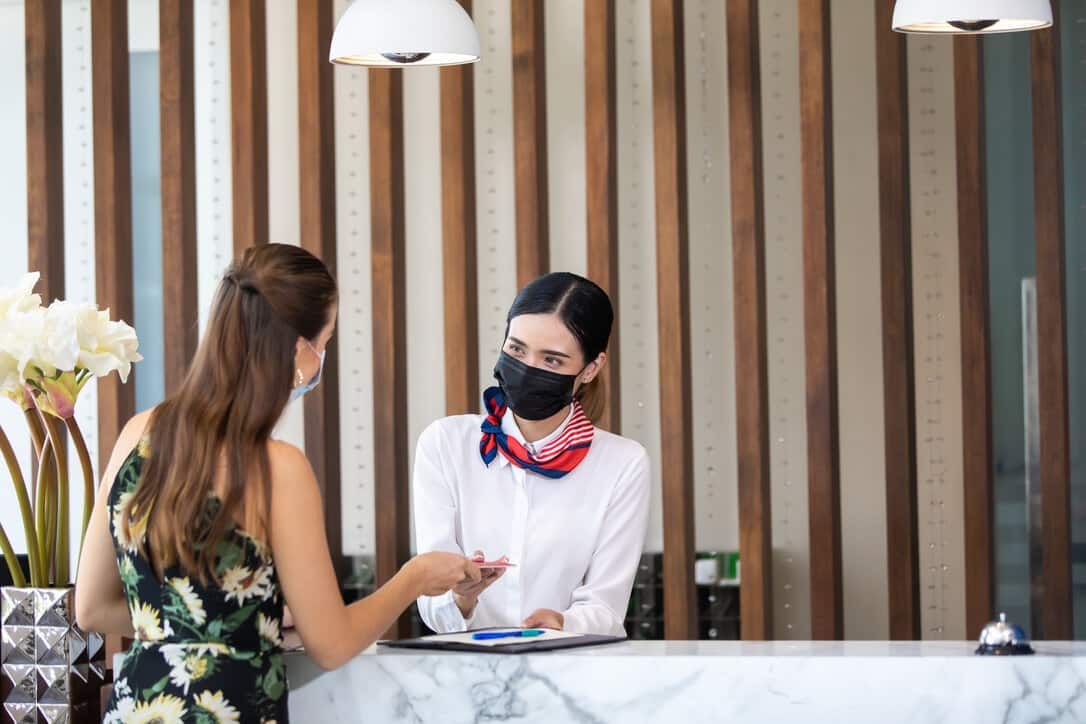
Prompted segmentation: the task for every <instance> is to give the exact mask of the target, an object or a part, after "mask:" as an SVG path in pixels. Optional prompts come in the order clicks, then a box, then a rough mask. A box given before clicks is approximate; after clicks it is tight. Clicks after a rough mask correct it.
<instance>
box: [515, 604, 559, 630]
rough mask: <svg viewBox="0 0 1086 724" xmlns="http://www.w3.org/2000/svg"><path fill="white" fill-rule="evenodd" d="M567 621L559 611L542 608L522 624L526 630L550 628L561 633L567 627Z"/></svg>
mask: <svg viewBox="0 0 1086 724" xmlns="http://www.w3.org/2000/svg"><path fill="white" fill-rule="evenodd" d="M565 623H566V620H565V618H564V617H563V616H562V614H560V613H558V612H557V611H552V610H550V609H549V608H540V609H538V610H536V611H535V612H534V613H533V614H532V615H531V616H529V617H528V618H526V619H524V623H522V624H521V626H523V627H524V628H549V629H554V630H555V631H561V630H562V627H563V626H565Z"/></svg>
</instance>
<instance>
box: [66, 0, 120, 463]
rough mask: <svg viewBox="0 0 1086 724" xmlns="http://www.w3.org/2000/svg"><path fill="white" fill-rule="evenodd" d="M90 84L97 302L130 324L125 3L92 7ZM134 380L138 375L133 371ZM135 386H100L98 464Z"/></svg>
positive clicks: (108, 1)
mask: <svg viewBox="0 0 1086 724" xmlns="http://www.w3.org/2000/svg"><path fill="white" fill-rule="evenodd" d="M54 41H55V39H54ZM91 85H92V93H93V107H94V238H95V280H96V287H97V295H96V296H97V298H98V299H97V301H98V304H99V305H100V306H101V307H102V308H106V307H108V308H109V309H110V310H111V312H112V317H113V318H114V319H123V320H125V321H126V322H129V323H131V322H132V318H133V311H134V310H133V306H134V302H133V291H132V163H131V148H130V133H129V132H130V122H129V93H128V3H127V0H100V1H97V2H95V3H94V4H93V5H92V7H91ZM133 374H139V370H135V371H134V372H133ZM135 389H136V388H135V385H134V384H133V383H132V381H131V379H129V382H128V384H126V385H122V384H120V380H119V379H118V378H117V376H116V375H110V376H109V377H107V378H104V379H102V380H101V381H99V383H98V459H99V460H101V461H105V460H108V459H109V455H110V453H111V452H112V450H113V445H114V444H115V443H116V442H117V437H118V435H119V434H120V432H121V427H122V426H123V425H124V424H125V423H126V422H127V421H128V418H129V417H131V416H132V415H133V414H134V408H135V404H136V400H135Z"/></svg>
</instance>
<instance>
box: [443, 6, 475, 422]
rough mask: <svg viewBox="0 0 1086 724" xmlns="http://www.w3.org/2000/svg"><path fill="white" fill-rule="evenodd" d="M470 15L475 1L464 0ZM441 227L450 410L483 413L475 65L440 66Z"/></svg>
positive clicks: (457, 413)
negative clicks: (480, 387)
mask: <svg viewBox="0 0 1086 724" xmlns="http://www.w3.org/2000/svg"><path fill="white" fill-rule="evenodd" d="M460 4H461V5H463V6H464V9H465V10H467V12H468V13H469V14H470V13H471V11H472V2H471V0H460ZM440 72H441V225H442V233H441V238H442V265H443V274H444V287H445V289H444V291H445V408H446V411H447V412H448V414H450V415H463V414H468V413H473V412H478V411H479V410H480V408H481V402H480V397H479V284H478V274H479V272H478V256H477V252H476V247H477V235H476V231H477V226H476V218H475V213H476V209H475V67H474V66H473V65H463V66H454V67H451V68H442V69H441V71H440Z"/></svg>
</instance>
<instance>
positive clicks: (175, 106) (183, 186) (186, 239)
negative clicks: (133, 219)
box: [158, 0, 199, 395]
mask: <svg viewBox="0 0 1086 724" xmlns="http://www.w3.org/2000/svg"><path fill="white" fill-rule="evenodd" d="M158 13H159V47H160V51H159V52H160V56H159V83H160V88H159V95H160V103H161V108H162V112H161V114H160V115H161V124H162V156H161V158H162V298H163V300H164V301H165V304H163V305H162V315H163V320H162V331H163V342H164V357H163V367H164V372H165V383H166V394H167V395H170V394H173V393H174V392H176V391H177V389H178V387H180V386H181V382H182V381H183V380H184V379H185V373H186V371H187V370H188V366H189V362H190V360H192V356H193V354H195V353H196V344H197V334H198V329H197V327H198V325H197V307H198V306H199V302H198V300H197V271H196V125H195V123H196V122H195V112H196V110H195V109H196V105H195V103H196V101H195V97H196V96H195V89H194V69H193V5H192V3H191V2H188V1H187V0H159V10H158Z"/></svg>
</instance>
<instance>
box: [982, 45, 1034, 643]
mask: <svg viewBox="0 0 1086 724" xmlns="http://www.w3.org/2000/svg"><path fill="white" fill-rule="evenodd" d="M1029 42H1030V38H1029V34H1028V33H1014V34H1009V35H999V36H991V37H988V38H985V40H984V86H985V88H984V90H985V123H986V127H985V134H986V138H985V142H986V145H987V150H986V156H987V158H986V161H987V182H988V254H989V258H988V282H989V285H990V288H989V304H990V311H989V314H990V317H989V323H990V329H991V364H992V445H993V450H992V452H993V460H992V463H993V472H994V484H995V565H996V568H995V602H996V608H997V610H999V611H1006V613H1007V615H1008V616H1009V617H1010V618H1011V619H1012V620H1014V621H1016V622H1018V623H1019V624H1021V625H1022V626H1024V627H1026V629H1027V630H1029V631H1031V632H1032V631H1033V630H1034V628H1035V627H1034V626H1033V624H1032V621H1031V619H1030V609H1031V606H1030V577H1029V573H1030V566H1029V544H1028V543H1029V538H1028V531H1027V525H1026V521H1027V508H1026V476H1025V459H1026V445H1025V438H1026V430H1025V416H1024V414H1023V410H1024V405H1025V396H1024V382H1023V380H1024V377H1023V375H1024V373H1025V368H1024V364H1023V356H1024V355H1023V340H1024V337H1023V325H1022V314H1023V307H1022V299H1023V293H1022V289H1023V282H1024V281H1025V280H1027V279H1029V278H1031V277H1032V276H1033V273H1034V271H1033V270H1034V238H1033V135H1032V118H1031V113H1032V110H1031V106H1030V102H1029V100H1030V62H1029ZM993 613H994V612H993Z"/></svg>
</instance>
